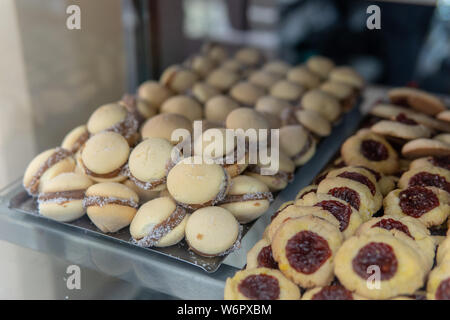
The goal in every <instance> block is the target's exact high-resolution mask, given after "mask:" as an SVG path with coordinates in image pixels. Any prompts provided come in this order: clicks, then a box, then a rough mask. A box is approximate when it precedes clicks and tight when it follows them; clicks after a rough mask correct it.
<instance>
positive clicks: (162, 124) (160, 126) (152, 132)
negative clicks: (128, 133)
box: [141, 113, 192, 145]
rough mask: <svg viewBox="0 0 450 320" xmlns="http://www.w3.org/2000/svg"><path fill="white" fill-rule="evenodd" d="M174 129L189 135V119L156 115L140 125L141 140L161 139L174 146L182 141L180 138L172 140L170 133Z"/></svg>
mask: <svg viewBox="0 0 450 320" xmlns="http://www.w3.org/2000/svg"><path fill="white" fill-rule="evenodd" d="M176 129H185V130H186V131H187V132H189V134H190V133H191V132H192V123H191V121H189V119H187V118H186V117H184V116H182V115H179V114H175V113H165V114H158V115H156V116H154V117H153V118H150V119H148V120H147V121H146V122H145V123H144V124H143V125H142V127H141V135H142V139H146V138H150V137H153V138H163V139H166V140H168V141H170V142H171V143H172V144H174V145H175V144H177V143H179V142H181V140H182V139H181V138H179V139H172V133H173V131H174V130H176ZM174 138H175V137H174Z"/></svg>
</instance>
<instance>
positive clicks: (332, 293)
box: [311, 284, 353, 300]
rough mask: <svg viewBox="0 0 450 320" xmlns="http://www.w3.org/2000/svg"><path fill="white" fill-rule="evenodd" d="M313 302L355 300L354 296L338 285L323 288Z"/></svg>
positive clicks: (314, 296)
mask: <svg viewBox="0 0 450 320" xmlns="http://www.w3.org/2000/svg"><path fill="white" fill-rule="evenodd" d="M311 300H353V294H352V292H351V291H349V290H347V289H345V288H344V287H343V286H341V285H338V284H337V285H331V286H326V287H323V288H322V289H321V290H320V291H319V292H317V293H316V294H315V295H313V297H312V299H311Z"/></svg>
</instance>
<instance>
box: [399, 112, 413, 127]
mask: <svg viewBox="0 0 450 320" xmlns="http://www.w3.org/2000/svg"><path fill="white" fill-rule="evenodd" d="M395 121H397V122H400V123H403V124H407V125H410V126H415V125H417V122H416V121H414V120H413V119H410V118H408V117H407V116H406V115H405V114H404V113H399V114H398V115H397V117H395Z"/></svg>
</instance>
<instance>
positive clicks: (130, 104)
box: [119, 94, 158, 124]
mask: <svg viewBox="0 0 450 320" xmlns="http://www.w3.org/2000/svg"><path fill="white" fill-rule="evenodd" d="M119 103H120V104H122V105H123V106H124V107H125V108H126V109H127V110H128V112H129V113H131V114H132V115H133V116H134V118H135V119H136V120H137V121H138V123H139V124H142V122H144V121H145V120H146V119H148V118H151V117H153V116H154V115H155V114H157V113H158V109H157V108H156V107H154V106H153V105H152V104H150V103H149V102H147V100H144V99H141V98H137V97H135V96H134V95H131V94H124V95H123V97H122V100H120V101H119Z"/></svg>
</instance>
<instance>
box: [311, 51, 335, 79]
mask: <svg viewBox="0 0 450 320" xmlns="http://www.w3.org/2000/svg"><path fill="white" fill-rule="evenodd" d="M306 66H307V67H308V69H309V70H311V71H312V72H314V73H315V74H317V75H319V76H320V77H321V78H322V79H326V78H328V76H329V75H330V72H331V70H333V68H334V67H335V65H334V62H333V61H332V60H331V59H329V58H326V57H323V56H312V57H311V58H309V59H308V60H307V61H306Z"/></svg>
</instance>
